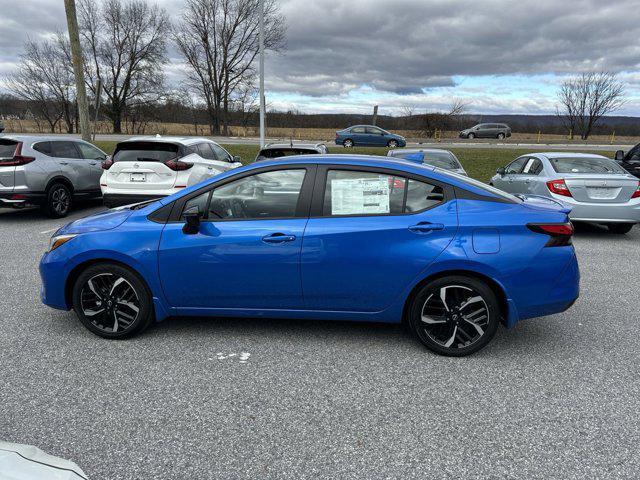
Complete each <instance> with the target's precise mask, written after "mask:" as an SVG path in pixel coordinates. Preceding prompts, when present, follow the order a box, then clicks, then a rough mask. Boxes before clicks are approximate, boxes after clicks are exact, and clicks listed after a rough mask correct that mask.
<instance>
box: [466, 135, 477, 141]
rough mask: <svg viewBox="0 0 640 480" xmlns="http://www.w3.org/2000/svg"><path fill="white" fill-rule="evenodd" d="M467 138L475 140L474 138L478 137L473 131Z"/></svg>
mask: <svg viewBox="0 0 640 480" xmlns="http://www.w3.org/2000/svg"><path fill="white" fill-rule="evenodd" d="M467 138H468V139H469V140H473V139H474V138H476V136H475V134H473V133H469V134H467Z"/></svg>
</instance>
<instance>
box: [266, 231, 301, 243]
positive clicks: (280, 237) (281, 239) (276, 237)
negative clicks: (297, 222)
mask: <svg viewBox="0 0 640 480" xmlns="http://www.w3.org/2000/svg"><path fill="white" fill-rule="evenodd" d="M295 239H296V236H295V235H287V234H284V233H280V232H278V233H271V234H269V235H265V236H264V237H262V241H263V242H264V243H285V242H293V241H294V240H295Z"/></svg>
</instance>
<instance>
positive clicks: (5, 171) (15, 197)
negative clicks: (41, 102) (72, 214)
mask: <svg viewBox="0 0 640 480" xmlns="http://www.w3.org/2000/svg"><path fill="white" fill-rule="evenodd" d="M106 158H107V154H106V153H104V152H103V151H102V150H100V149H99V148H97V147H95V146H94V145H92V144H90V143H87V142H85V141H83V140H80V139H77V138H65V137H61V136H59V135H50V136H26V135H5V136H2V137H0V207H13V208H22V207H25V206H30V205H35V206H40V207H41V208H42V210H43V212H44V213H46V214H47V215H48V216H50V217H52V218H60V217H64V216H66V215H67V214H68V213H69V211H70V210H71V207H72V205H73V202H74V201H76V200H82V199H91V198H100V196H101V195H102V193H101V192H100V176H101V175H102V168H101V163H102V162H103V161H104V160H105V159H106Z"/></svg>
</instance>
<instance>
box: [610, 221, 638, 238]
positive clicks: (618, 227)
mask: <svg viewBox="0 0 640 480" xmlns="http://www.w3.org/2000/svg"><path fill="white" fill-rule="evenodd" d="M633 225H634V224H633V223H608V224H607V228H608V229H609V231H610V232H611V233H615V234H618V235H624V234H625V233H629V232H630V231H631V229H632V228H633Z"/></svg>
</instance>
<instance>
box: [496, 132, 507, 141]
mask: <svg viewBox="0 0 640 480" xmlns="http://www.w3.org/2000/svg"><path fill="white" fill-rule="evenodd" d="M504 137H505V135H504V133H499V134H498V137H497V138H498V140H504Z"/></svg>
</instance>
